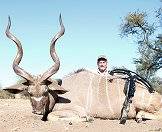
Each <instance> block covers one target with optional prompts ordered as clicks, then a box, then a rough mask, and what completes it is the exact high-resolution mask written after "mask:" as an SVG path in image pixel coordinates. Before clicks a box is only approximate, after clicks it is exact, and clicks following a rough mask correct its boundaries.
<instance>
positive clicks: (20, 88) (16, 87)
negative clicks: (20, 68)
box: [3, 83, 28, 94]
mask: <svg viewBox="0 0 162 132" xmlns="http://www.w3.org/2000/svg"><path fill="white" fill-rule="evenodd" d="M27 87H28V86H27V85H24V84H23V83H21V84H15V85H12V86H9V87H6V88H4V89H3V90H5V91H8V92H10V93H13V94H17V93H20V92H22V91H24V90H26V89H27Z"/></svg>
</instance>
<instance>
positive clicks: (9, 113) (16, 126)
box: [0, 99, 162, 132]
mask: <svg viewBox="0 0 162 132" xmlns="http://www.w3.org/2000/svg"><path fill="white" fill-rule="evenodd" d="M30 131H31V132H108V131H110V132H126V131H129V132H162V120H147V121H144V122H142V123H136V122H135V121H134V120H127V123H126V124H125V125H121V124H119V120H101V119H95V120H94V121H93V122H80V123H77V122H69V121H46V122H43V121H41V116H38V115H34V114H32V112H31V106H30V102H29V100H25V99H2V100H0V132H30Z"/></svg>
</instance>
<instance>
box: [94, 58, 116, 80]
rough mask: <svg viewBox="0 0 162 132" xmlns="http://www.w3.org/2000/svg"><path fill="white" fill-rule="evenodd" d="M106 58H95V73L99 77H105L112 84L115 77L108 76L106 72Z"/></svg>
mask: <svg viewBox="0 0 162 132" xmlns="http://www.w3.org/2000/svg"><path fill="white" fill-rule="evenodd" d="M107 64H108V61H107V57H106V56H105V55H100V56H99V57H98V58H97V66H98V71H97V73H98V74H99V75H101V76H106V77H107V79H108V80H109V81H110V82H112V81H113V79H114V78H116V77H115V76H112V75H110V74H109V72H108V71H107Z"/></svg>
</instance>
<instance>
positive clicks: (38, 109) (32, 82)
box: [4, 15, 67, 114]
mask: <svg viewBox="0 0 162 132" xmlns="http://www.w3.org/2000/svg"><path fill="white" fill-rule="evenodd" d="M59 22H60V26H61V30H60V31H59V32H58V33H57V34H56V35H55V36H54V38H53V39H52V41H51V44H50V55H51V57H52V59H53V61H54V62H55V63H54V65H53V66H52V67H51V68H49V69H48V70H47V71H46V72H44V73H43V74H42V75H39V76H32V75H31V74H30V73H28V72H26V71H25V70H24V69H22V68H21V67H20V66H19V63H20V61H21V59H22V56H23V48H22V45H21V43H20V41H19V40H18V39H17V38H16V37H15V36H14V35H13V34H11V32H10V27H11V19H10V17H9V18H8V26H7V29H6V35H7V37H8V38H9V39H11V40H12V41H14V43H15V44H16V46H17V55H16V57H15V59H14V61H13V70H14V72H15V73H16V74H17V75H18V76H21V77H22V78H24V79H25V80H26V81H25V82H23V83H22V84H20V86H16V87H12V86H11V87H8V88H5V89H4V90H7V91H9V92H11V93H19V92H21V91H23V90H26V91H27V92H28V93H29V95H30V100H31V104H32V108H33V113H36V114H44V112H45V111H46V109H47V106H48V107H50V106H49V98H50V97H49V94H50V93H52V96H53V97H54V98H55V99H56V97H57V94H63V93H65V92H67V91H66V90H65V89H63V88H62V87H61V86H59V85H58V84H57V82H53V81H51V80H50V77H51V76H52V75H54V74H55V73H56V72H57V71H58V70H59V67H60V60H59V57H58V56H57V54H56V51H55V43H56V41H57V40H58V39H59V38H60V37H61V36H62V35H63V34H64V32H65V28H64V25H63V23H62V19H61V15H60V18H59ZM52 83H53V87H52V89H50V88H49V85H50V84H52ZM50 96H51V94H50ZM54 101H55V102H56V100H54ZM55 102H53V103H54V104H55ZM52 107H53V106H52Z"/></svg>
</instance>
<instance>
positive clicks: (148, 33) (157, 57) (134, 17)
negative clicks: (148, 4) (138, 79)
mask: <svg viewBox="0 0 162 132" xmlns="http://www.w3.org/2000/svg"><path fill="white" fill-rule="evenodd" d="M158 13H159V14H158V15H157V17H156V18H158V17H159V16H160V15H162V13H161V12H158ZM157 28H158V26H157V25H156V24H155V23H149V22H148V20H147V14H146V12H140V11H136V12H130V13H128V15H127V16H126V17H125V19H124V21H123V22H122V24H121V36H122V37H124V36H126V37H127V36H130V35H131V36H134V37H135V38H136V39H137V43H136V44H137V45H138V52H139V55H140V56H139V58H136V59H135V60H134V63H135V64H136V71H137V73H138V74H140V75H141V76H143V77H145V78H146V79H151V77H153V76H154V74H155V72H156V71H157V70H159V69H160V68H162V41H161V40H162V39H160V38H158V37H156V36H155V31H156V30H157Z"/></svg>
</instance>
